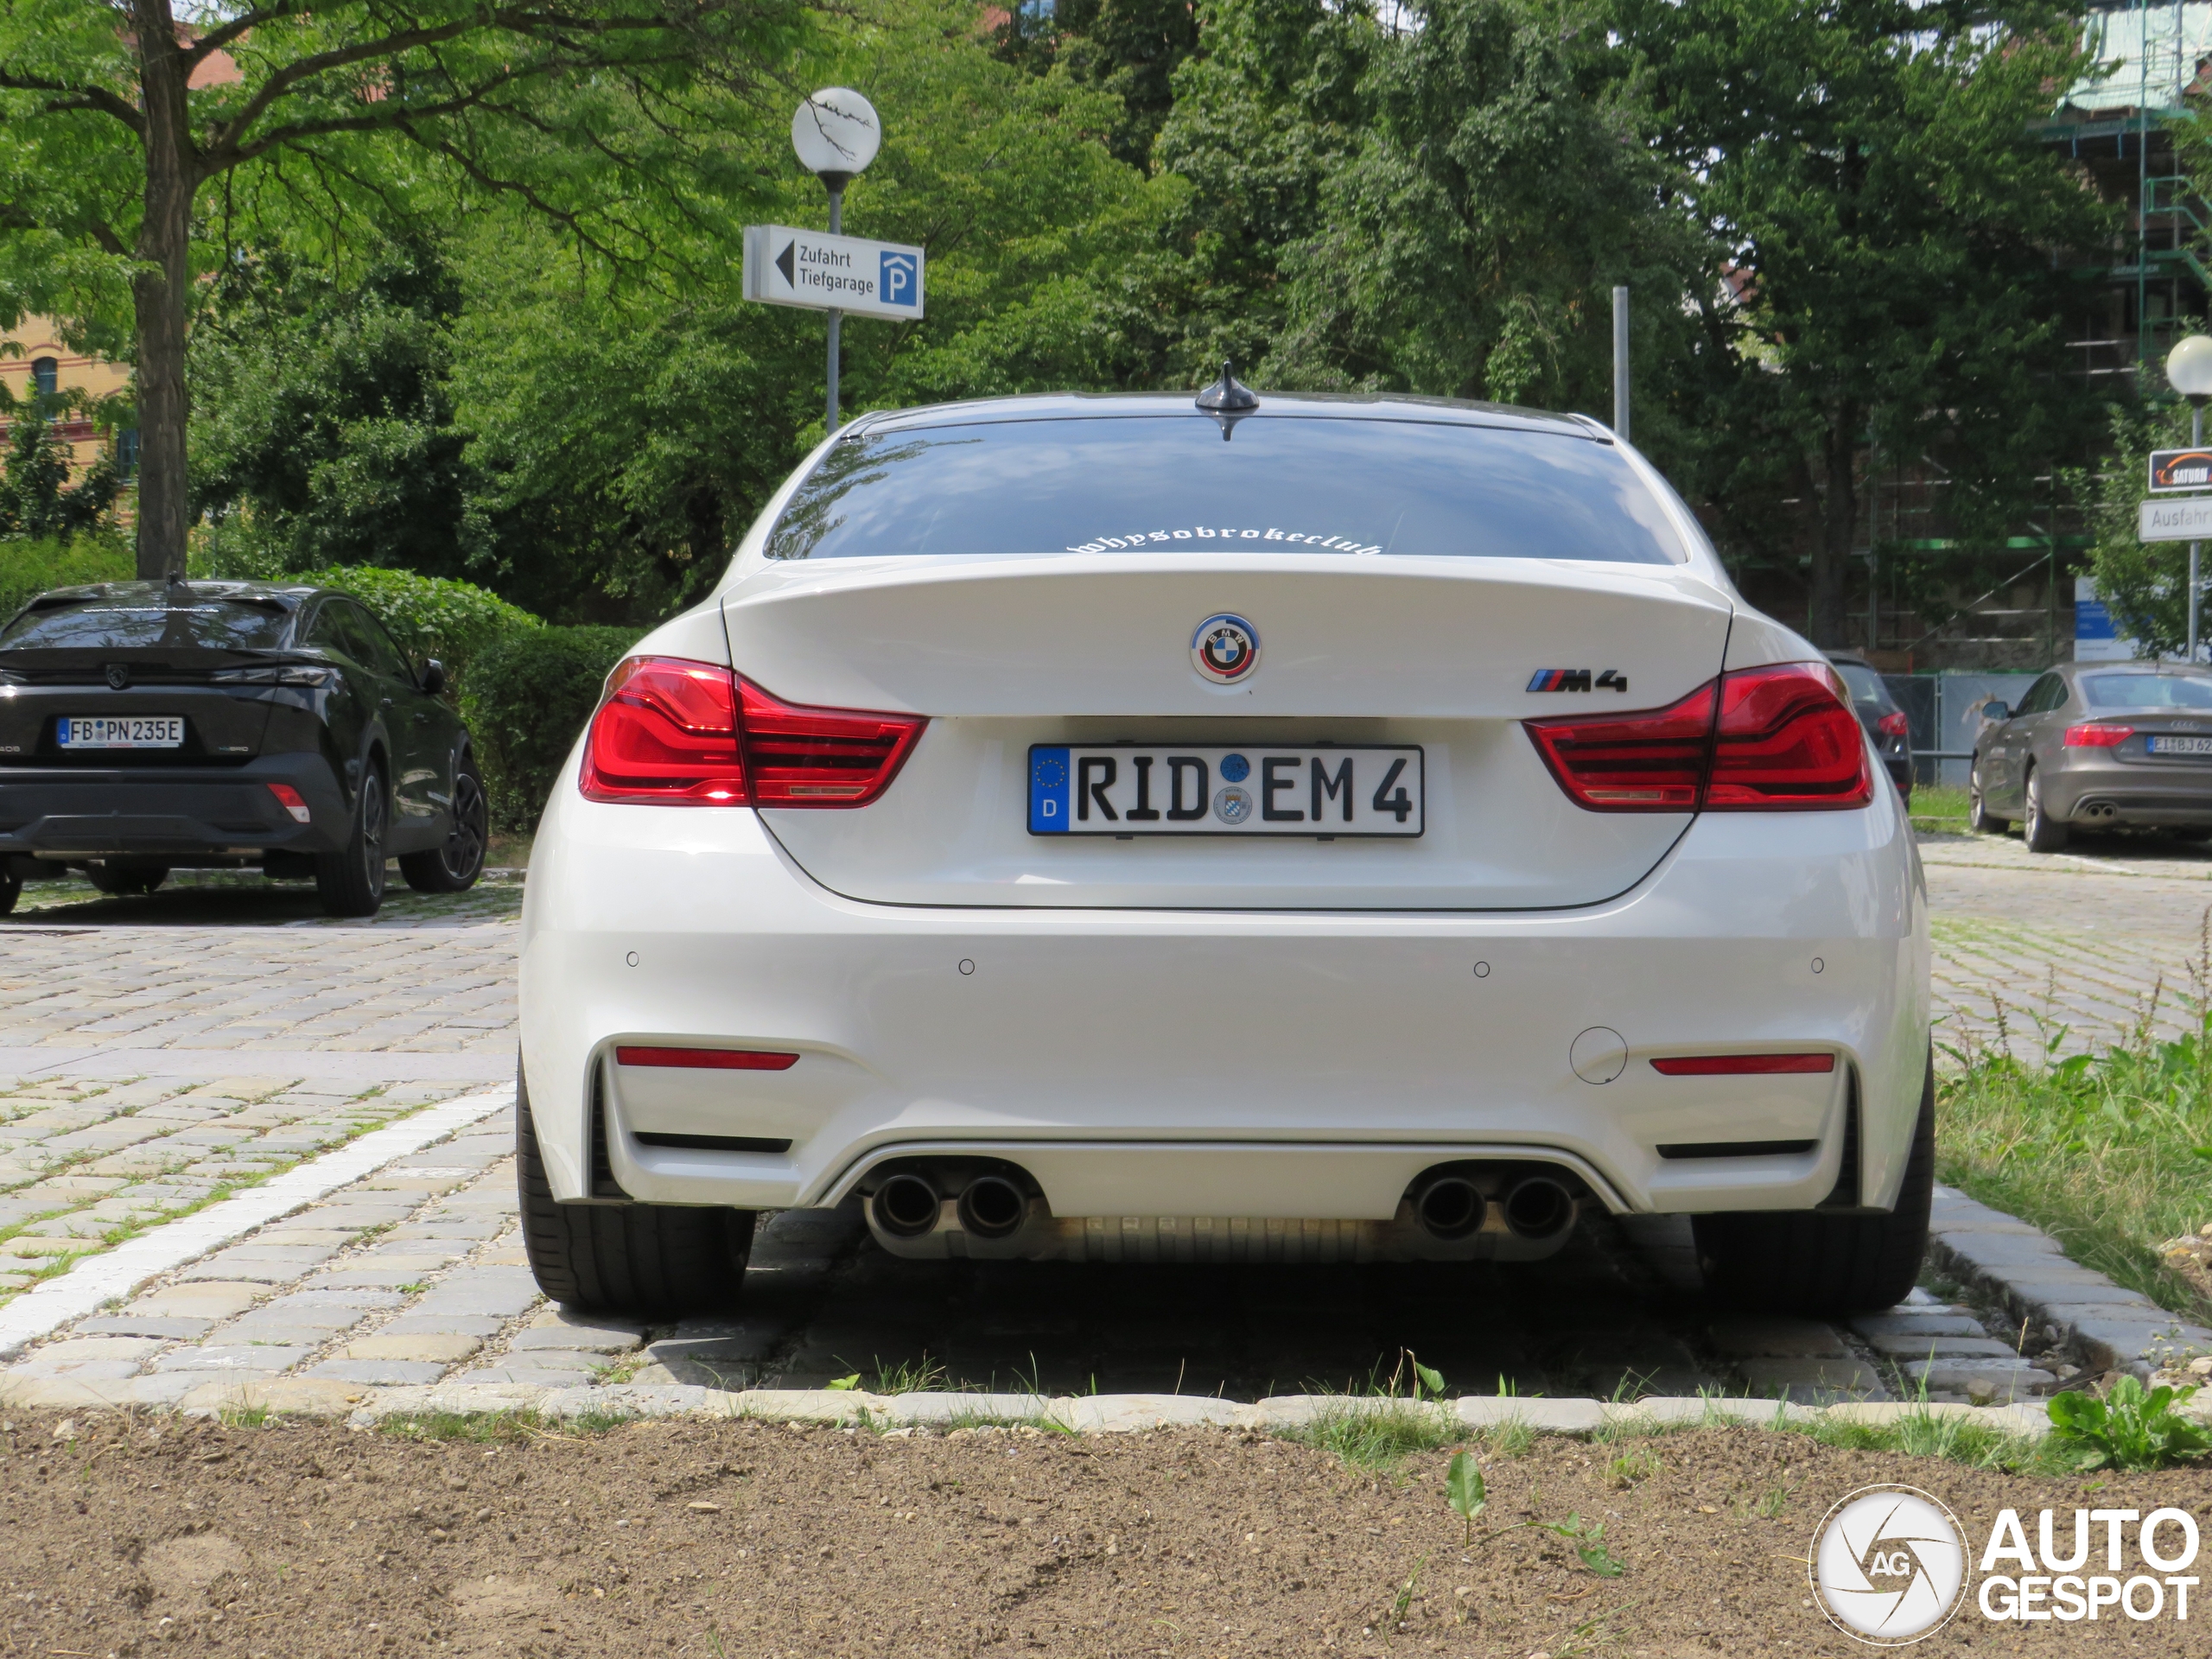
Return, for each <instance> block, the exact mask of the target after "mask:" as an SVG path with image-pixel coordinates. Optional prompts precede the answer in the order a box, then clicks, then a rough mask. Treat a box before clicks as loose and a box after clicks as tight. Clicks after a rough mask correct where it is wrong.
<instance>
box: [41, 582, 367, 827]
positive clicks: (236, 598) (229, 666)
mask: <svg viewBox="0 0 2212 1659" xmlns="http://www.w3.org/2000/svg"><path fill="white" fill-rule="evenodd" d="M292 618H293V601H292V600H290V599H289V598H288V597H286V596H284V595H283V594H272V593H270V591H268V590H265V589H260V588H253V587H251V586H247V585H244V584H228V583H194V584H184V583H174V584H171V583H154V582H129V583H111V584H107V585H105V586H103V587H99V588H74V589H65V590H61V591H58V592H55V593H52V594H44V595H41V597H40V598H38V599H36V600H35V601H32V602H31V604H30V605H29V607H26V608H25V609H24V610H23V611H22V613H19V614H18V615H17V616H16V617H15V618H14V619H13V620H11V621H10V622H9V623H8V624H7V626H5V627H4V628H3V629H0V855H11V856H13V857H14V858H16V859H17V860H25V859H29V860H38V861H46V862H48V863H49V864H86V863H99V864H102V865H105V866H107V867H110V868H121V869H126V870H127V869H131V868H175V867H178V866H210V867H218V868H219V867H222V866H226V865H239V864H248V863H258V862H261V861H263V859H264V857H265V856H266V855H268V854H269V853H270V852H271V851H275V852H277V853H280V854H281V853H284V852H298V853H310V852H318V851H323V850H326V849H327V848H328V847H329V846H331V845H334V844H335V842H334V836H335V835H336V834H337V833H338V831H339V830H340V829H341V828H342V826H343V825H344V824H345V823H346V817H347V813H346V801H345V799H344V798H343V796H342V795H341V793H340V789H339V779H338V774H337V771H336V769H335V767H334V758H333V757H332V756H331V755H329V754H328V753H326V750H327V744H326V742H325V741H324V726H323V721H322V720H321V715H320V704H321V700H322V699H323V698H324V697H325V696H327V694H328V692H329V690H330V687H331V685H332V684H333V683H334V671H332V670H331V669H329V668H328V667H327V666H324V665H321V664H315V663H312V662H308V661H304V660H294V659H293V658H292V655H291V653H290V652H289V637H290V629H291V625H292ZM18 868H21V866H19V867H18Z"/></svg>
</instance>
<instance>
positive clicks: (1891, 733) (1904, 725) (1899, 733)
mask: <svg viewBox="0 0 2212 1659" xmlns="http://www.w3.org/2000/svg"><path fill="white" fill-rule="evenodd" d="M1874 729H1875V730H1876V731H1878V732H1879V733H1880V734H1882V735H1883V736H1884V737H1904V736H1906V735H1908V734H1910V732H1911V730H1912V722H1911V721H1909V720H1907V719H1906V718H1905V717H1904V709H1896V710H1894V711H1893V712H1891V713H1890V714H1886V715H1883V716H1882V717H1881V718H1880V719H1879V720H1878V721H1875V722H1874Z"/></svg>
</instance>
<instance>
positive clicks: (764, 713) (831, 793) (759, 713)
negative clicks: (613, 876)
mask: <svg viewBox="0 0 2212 1659" xmlns="http://www.w3.org/2000/svg"><path fill="white" fill-rule="evenodd" d="M927 723H928V722H927V721H925V720H924V719H923V718H921V717H920V716H918V715H869V714H859V713H855V712H852V711H849V710H847V709H806V708H801V707H798V706H797V705H795V704H791V703H787V702H779V701H778V700H777V699H776V698H774V697H772V696H769V695H768V694H767V693H766V691H763V690H761V689H760V687H759V686H757V685H754V684H753V683H751V682H749V681H747V680H744V679H741V678H740V677H738V676H737V675H734V674H733V673H731V672H730V671H729V670H728V669H726V668H722V667H719V666H717V665H715V664H711V663H694V662H687V661H685V660H683V659H682V658H673V657H632V658H627V659H626V660H625V661H623V662H621V663H619V664H616V665H615V669H614V671H613V673H612V674H610V675H608V676H607V692H606V696H605V698H604V700H603V701H602V702H601V703H600V706H599V712H598V713H597V714H595V715H593V716H592V723H591V735H590V738H589V740H588V742H587V743H586V744H585V746H584V765H583V773H582V778H581V779H580V782H581V785H582V790H583V792H584V794H585V795H586V796H588V798H591V799H593V800H594V801H626V802H631V803H639V802H655V803H658V804H662V805H666V806H865V805H867V804H868V803H869V802H870V801H872V800H874V799H875V798H876V797H877V796H879V795H880V794H881V793H883V791H884V790H885V789H887V787H889V785H890V783H891V780H892V779H893V778H894V777H896V776H897V775H898V772H899V766H901V765H903V764H904V763H905V761H906V755H907V752H908V751H909V750H911V749H912V747H914V740H915V739H916V738H918V737H919V736H920V735H921V731H922V728H923V727H924V726H925V725H926V724H927Z"/></svg>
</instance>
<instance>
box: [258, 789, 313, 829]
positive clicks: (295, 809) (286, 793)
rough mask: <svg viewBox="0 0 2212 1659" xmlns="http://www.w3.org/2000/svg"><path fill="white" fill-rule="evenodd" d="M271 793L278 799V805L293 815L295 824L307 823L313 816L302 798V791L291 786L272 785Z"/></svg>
mask: <svg viewBox="0 0 2212 1659" xmlns="http://www.w3.org/2000/svg"><path fill="white" fill-rule="evenodd" d="M269 792H270V794H271V795H274V796H275V797H276V798H277V805H279V806H281V807H283V809H284V810H286V811H287V812H289V813H290V814H291V815H292V822H293V823H306V822H307V821H308V818H309V817H312V816H313V815H312V814H311V813H309V812H308V804H307V802H306V801H305V800H304V799H302V798H301V795H300V791H298V790H296V789H294V788H293V787H292V786H291V785H289V784H271V785H269Z"/></svg>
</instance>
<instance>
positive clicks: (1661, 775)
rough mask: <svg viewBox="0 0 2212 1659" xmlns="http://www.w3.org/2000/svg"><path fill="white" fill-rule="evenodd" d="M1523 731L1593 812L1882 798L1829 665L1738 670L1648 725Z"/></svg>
mask: <svg viewBox="0 0 2212 1659" xmlns="http://www.w3.org/2000/svg"><path fill="white" fill-rule="evenodd" d="M1716 690H1717V692H1718V695H1717V696H1716ZM1522 724H1523V725H1524V726H1526V727H1527V728H1528V729H1529V736H1530V737H1531V738H1533V739H1534V740H1535V744H1536V750H1537V753H1540V754H1541V755H1542V756H1543V758H1544V764H1545V765H1546V766H1548V767H1550V768H1551V773H1552V776H1553V777H1554V778H1556V779H1559V784H1560V788H1561V789H1564V790H1565V791H1567V794H1568V795H1569V796H1570V797H1571V798H1573V800H1574V801H1575V803H1576V804H1578V805H1581V806H1584V807H1587V808H1588V809H1589V810H1592V811H1593V812H1694V811H1697V810H1700V809H1702V810H1709V811H1717V812H1749V811H1773V810H1784V811H1808V810H1823V809H1829V810H1833V809H1838V808H1844V807H1854V806H1864V805H1866V804H1867V803H1868V802H1869V801H1871V800H1872V799H1873V798H1874V774H1873V770H1872V767H1871V766H1869V765H1868V764H1867V760H1866V738H1865V737H1864V736H1863V735H1862V734H1861V733H1860V731H1859V718H1858V716H1857V715H1854V714H1853V713H1852V711H1851V699H1850V694H1849V693H1848V692H1847V691H1846V690H1845V689H1844V687H1843V683H1842V682H1841V681H1840V680H1839V679H1837V678H1836V676H1835V671H1834V670H1833V669H1831V668H1829V667H1828V666H1827V664H1822V663H1782V664H1775V665H1773V666H1770V667H1766V668H1747V669H1740V670H1738V671H1736V672H1734V673H1732V674H1724V675H1722V676H1721V677H1720V678H1719V680H1717V681H1714V682H1713V683H1710V684H1707V685H1701V686H1700V687H1699V688H1698V689H1697V690H1694V691H1693V692H1691V693H1690V694H1689V695H1688V696H1686V697H1684V698H1682V699H1681V701H1680V702H1675V703H1672V704H1669V706H1668V707H1667V708H1664V709H1652V710H1649V712H1646V713H1643V714H1634V715H1611V716H1585V715H1560V716H1556V717H1554V718H1551V719H1547V720H1530V721H1522Z"/></svg>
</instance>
